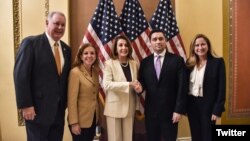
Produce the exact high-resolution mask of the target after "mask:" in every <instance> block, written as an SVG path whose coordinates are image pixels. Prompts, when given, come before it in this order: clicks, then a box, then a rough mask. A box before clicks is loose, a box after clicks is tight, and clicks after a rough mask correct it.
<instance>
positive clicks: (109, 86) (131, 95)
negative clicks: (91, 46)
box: [103, 35, 141, 141]
mask: <svg viewBox="0 0 250 141" xmlns="http://www.w3.org/2000/svg"><path fill="white" fill-rule="evenodd" d="M112 53H113V54H112V57H111V59H110V60H107V61H106V62H105V68H104V76H103V86H104V90H105V91H106V99H105V108H104V115H105V116H106V119H107V128H108V140H109V141H132V133H133V123H134V115H135V110H136V105H137V104H136V103H137V101H138V100H137V95H136V92H139V91H141V85H140V83H139V82H138V81H137V74H138V64H137V62H136V61H135V60H133V59H132V47H131V44H130V42H129V40H128V39H127V37H126V36H124V35H121V36H118V37H117V38H116V39H115V41H114V44H113V47H112Z"/></svg>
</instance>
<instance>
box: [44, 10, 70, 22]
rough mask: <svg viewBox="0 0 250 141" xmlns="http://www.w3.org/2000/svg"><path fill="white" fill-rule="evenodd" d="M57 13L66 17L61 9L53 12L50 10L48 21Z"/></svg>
mask: <svg viewBox="0 0 250 141" xmlns="http://www.w3.org/2000/svg"><path fill="white" fill-rule="evenodd" d="M55 14H58V15H61V16H63V17H64V19H66V17H65V15H64V14H63V13H62V12H60V11H52V12H50V13H49V14H48V16H47V20H48V21H49V20H51V19H52V17H53V16H54V15H55Z"/></svg>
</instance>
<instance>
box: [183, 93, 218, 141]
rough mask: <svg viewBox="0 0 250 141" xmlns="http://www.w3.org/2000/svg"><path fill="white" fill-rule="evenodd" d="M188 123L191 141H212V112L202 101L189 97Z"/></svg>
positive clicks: (201, 99)
mask: <svg viewBox="0 0 250 141" xmlns="http://www.w3.org/2000/svg"><path fill="white" fill-rule="evenodd" d="M188 98H189V99H188V100H189V104H188V121H189V125H190V131H191V137H192V141H212V125H215V121H211V116H212V110H207V108H205V106H204V103H205V102H204V99H203V98H197V97H194V96H189V97H188Z"/></svg>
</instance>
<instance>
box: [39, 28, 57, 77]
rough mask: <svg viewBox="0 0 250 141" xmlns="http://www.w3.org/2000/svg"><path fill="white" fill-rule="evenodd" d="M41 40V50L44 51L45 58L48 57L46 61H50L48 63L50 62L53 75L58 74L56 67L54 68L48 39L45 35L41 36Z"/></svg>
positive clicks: (54, 62)
mask: <svg viewBox="0 0 250 141" xmlns="http://www.w3.org/2000/svg"><path fill="white" fill-rule="evenodd" d="M42 38H43V40H44V42H43V45H42V47H43V50H45V52H46V56H47V57H48V59H49V60H51V61H49V62H51V64H52V65H53V66H54V70H55V73H56V74H58V72H57V67H56V61H55V58H54V54H53V52H52V49H51V46H50V44H49V39H48V38H47V36H46V34H45V33H44V34H43V35H42Z"/></svg>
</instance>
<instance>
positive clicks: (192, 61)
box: [186, 34, 218, 69]
mask: <svg viewBox="0 0 250 141" xmlns="http://www.w3.org/2000/svg"><path fill="white" fill-rule="evenodd" d="M198 38H203V39H204V40H205V41H206V43H207V46H208V51H207V57H218V56H217V55H216V53H215V52H214V51H213V49H212V45H211V42H210V40H209V39H208V37H207V36H206V35H204V34H196V35H195V37H194V38H193V40H192V41H191V43H190V50H189V58H188V59H187V62H186V65H187V67H188V68H190V69H193V68H194V66H195V65H196V64H197V63H198V62H199V58H198V56H197V55H196V54H195V52H194V48H195V42H196V40H197V39H198Z"/></svg>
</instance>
